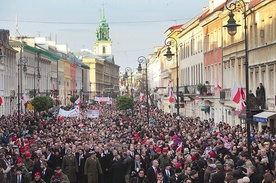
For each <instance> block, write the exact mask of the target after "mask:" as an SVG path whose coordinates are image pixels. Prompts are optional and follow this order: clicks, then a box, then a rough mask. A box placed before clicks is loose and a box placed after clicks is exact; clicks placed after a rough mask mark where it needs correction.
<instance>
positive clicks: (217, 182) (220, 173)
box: [211, 163, 225, 183]
mask: <svg viewBox="0 0 276 183" xmlns="http://www.w3.org/2000/svg"><path fill="white" fill-rule="evenodd" d="M223 168H224V167H223V165H222V164H220V163H218V164H216V173H214V175H213V176H212V181H211V183H224V179H225V172H224V169H223Z"/></svg>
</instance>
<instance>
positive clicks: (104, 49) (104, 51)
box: [103, 46, 106, 54]
mask: <svg viewBox="0 0 276 183" xmlns="http://www.w3.org/2000/svg"><path fill="white" fill-rule="evenodd" d="M105 53H106V48H105V46H103V54H105Z"/></svg>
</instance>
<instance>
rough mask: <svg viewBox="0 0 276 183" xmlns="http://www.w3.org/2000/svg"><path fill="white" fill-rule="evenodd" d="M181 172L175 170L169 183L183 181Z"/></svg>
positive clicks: (178, 169) (179, 169)
mask: <svg viewBox="0 0 276 183" xmlns="http://www.w3.org/2000/svg"><path fill="white" fill-rule="evenodd" d="M181 174H182V170H181V168H177V169H175V173H174V174H173V175H172V176H171V177H170V178H169V183H180V182H182V181H183V180H184V179H183V178H182V177H181Z"/></svg>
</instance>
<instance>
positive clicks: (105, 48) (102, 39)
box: [94, 5, 112, 55]
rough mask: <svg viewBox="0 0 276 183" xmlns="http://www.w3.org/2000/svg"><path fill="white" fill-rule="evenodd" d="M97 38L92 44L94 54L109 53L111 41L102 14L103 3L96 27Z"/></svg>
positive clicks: (110, 51)
mask: <svg viewBox="0 0 276 183" xmlns="http://www.w3.org/2000/svg"><path fill="white" fill-rule="evenodd" d="M96 34H97V40H96V42H95V44H94V53H95V54H96V55H111V54H112V41H111V39H110V37H109V27H108V23H107V22H106V19H105V16H104V5H103V8H102V10H101V20H100V24H99V27H98V28H97V33H96Z"/></svg>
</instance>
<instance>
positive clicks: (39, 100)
mask: <svg viewBox="0 0 276 183" xmlns="http://www.w3.org/2000/svg"><path fill="white" fill-rule="evenodd" d="M53 103H54V100H53V99H52V98H51V97H48V96H37V97H35V98H34V99H33V100H32V101H31V104H32V105H33V106H34V109H35V110H36V111H38V112H41V111H46V110H48V109H50V108H51V107H53Z"/></svg>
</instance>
